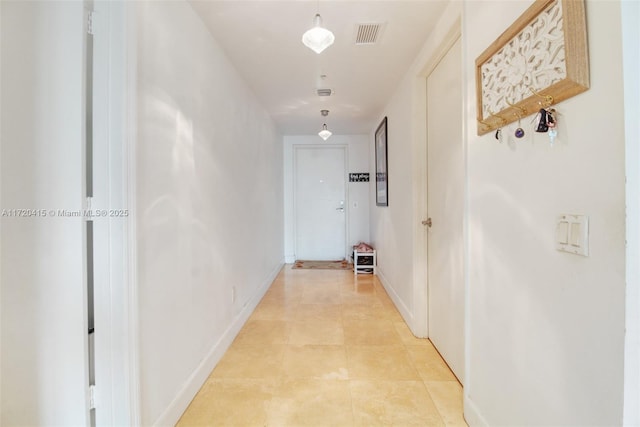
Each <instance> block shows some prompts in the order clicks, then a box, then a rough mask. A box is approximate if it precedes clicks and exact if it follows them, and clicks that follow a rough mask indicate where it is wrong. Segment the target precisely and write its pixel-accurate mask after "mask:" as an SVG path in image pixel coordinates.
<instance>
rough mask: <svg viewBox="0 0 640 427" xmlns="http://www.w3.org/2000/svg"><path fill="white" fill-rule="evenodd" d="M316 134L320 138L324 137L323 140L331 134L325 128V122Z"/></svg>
mask: <svg viewBox="0 0 640 427" xmlns="http://www.w3.org/2000/svg"><path fill="white" fill-rule="evenodd" d="M318 135H319V136H320V138H322V139H324V140H325V141H326V140H327V139H329V137H330V136H331V135H332V133H331V132H330V131H329V130H328V129H327V124H326V123H325V124H323V125H322V130H321V131H320V132H318Z"/></svg>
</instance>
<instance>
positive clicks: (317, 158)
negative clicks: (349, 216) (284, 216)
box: [294, 146, 347, 261]
mask: <svg viewBox="0 0 640 427" xmlns="http://www.w3.org/2000/svg"><path fill="white" fill-rule="evenodd" d="M345 165H346V147H317V146H298V147H295V149H294V167H295V172H294V185H295V190H294V192H295V211H296V213H295V220H296V227H295V233H296V259H303V260H325V261H328V260H342V259H345V254H346V213H347V212H346V208H347V206H346V197H345V196H346V195H345V192H346V182H345V180H346V168H345Z"/></svg>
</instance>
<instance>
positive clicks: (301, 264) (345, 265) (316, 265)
mask: <svg viewBox="0 0 640 427" xmlns="http://www.w3.org/2000/svg"><path fill="white" fill-rule="evenodd" d="M291 268H293V269H297V268H302V269H309V270H311V269H315V270H353V265H352V264H349V261H347V260H342V261H303V260H298V261H296V262H295V264H293V267H291Z"/></svg>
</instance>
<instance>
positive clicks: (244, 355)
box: [211, 344, 286, 379]
mask: <svg viewBox="0 0 640 427" xmlns="http://www.w3.org/2000/svg"><path fill="white" fill-rule="evenodd" d="M285 347H286V346H285V344H272V345H269V346H261V345H258V346H247V345H232V346H231V348H229V350H228V351H227V352H226V353H225V355H224V357H223V358H222V360H220V362H219V363H218V365H217V366H216V367H215V369H214V370H213V372H212V373H211V377H212V378H236V379H242V378H244V379H249V378H263V379H265V378H279V377H280V376H282V369H283V361H284V354H285Z"/></svg>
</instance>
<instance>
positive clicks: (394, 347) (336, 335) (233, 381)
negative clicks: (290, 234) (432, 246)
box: [178, 265, 466, 427]
mask: <svg viewBox="0 0 640 427" xmlns="http://www.w3.org/2000/svg"><path fill="white" fill-rule="evenodd" d="M378 425H384V426H444V425H446V426H466V423H465V422H464V418H463V416H462V387H461V386H460V383H458V381H457V380H456V378H455V377H454V375H453V374H452V373H451V371H450V370H449V368H448V367H447V365H446V364H445V363H444V361H443V360H442V358H441V357H440V355H439V354H438V352H437V351H436V350H435V348H434V347H433V345H432V344H431V342H430V341H429V340H426V339H418V338H415V337H414V336H413V335H412V334H411V332H410V331H409V328H408V327H407V325H406V324H405V323H404V321H403V319H402V317H401V316H400V314H399V313H398V311H397V310H396V308H395V306H394V305H393V303H392V302H391V300H390V299H389V297H388V295H387V294H386V292H385V290H384V288H383V287H382V286H381V285H380V282H379V281H378V279H377V278H376V277H375V276H371V275H358V276H357V277H354V275H353V273H352V272H350V271H334V270H293V269H291V266H289V265H287V266H285V267H284V268H283V270H282V271H281V272H280V274H279V275H278V277H277V278H276V280H275V281H274V282H273V285H272V286H271V288H270V289H269V291H268V292H267V294H266V295H265V297H264V298H263V300H262V301H261V302H260V304H259V305H258V307H257V308H256V310H255V311H254V313H253V314H252V315H251V317H250V318H249V320H248V321H247V323H246V324H245V326H244V327H243V328H242V330H241V331H240V333H239V335H238V336H237V338H236V339H235V341H234V342H233V344H232V345H231V347H230V348H229V350H228V351H227V353H226V354H225V356H224V357H223V358H222V360H221V361H220V363H219V364H218V366H217V367H216V368H215V369H214V371H213V372H212V373H211V376H210V377H209V378H208V379H207V381H206V383H205V384H204V385H203V386H202V388H201V389H200V391H199V392H198V394H197V395H196V397H195V398H194V399H193V401H192V402H191V405H190V406H189V408H188V409H187V410H186V412H185V413H184V414H183V416H182V418H181V419H180V421H179V423H178V426H181V427H186V426H241V427H252V426H260V427H264V426H315V427H323V426H332V427H341V426H345V427H346V426H378Z"/></svg>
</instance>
